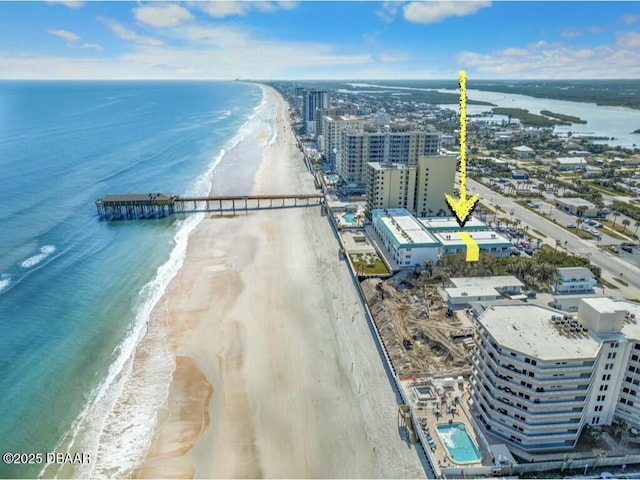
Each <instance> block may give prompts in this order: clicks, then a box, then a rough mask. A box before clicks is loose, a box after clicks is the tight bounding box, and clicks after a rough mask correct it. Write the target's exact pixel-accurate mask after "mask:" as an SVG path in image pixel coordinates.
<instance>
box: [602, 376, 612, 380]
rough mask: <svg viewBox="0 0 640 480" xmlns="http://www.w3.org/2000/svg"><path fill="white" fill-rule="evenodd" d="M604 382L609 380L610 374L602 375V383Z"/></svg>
mask: <svg viewBox="0 0 640 480" xmlns="http://www.w3.org/2000/svg"><path fill="white" fill-rule="evenodd" d="M605 380H611V374H608V375H602V381H605Z"/></svg>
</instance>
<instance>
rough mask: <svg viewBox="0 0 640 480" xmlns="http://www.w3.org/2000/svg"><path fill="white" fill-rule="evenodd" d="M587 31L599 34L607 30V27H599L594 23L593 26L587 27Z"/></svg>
mask: <svg viewBox="0 0 640 480" xmlns="http://www.w3.org/2000/svg"><path fill="white" fill-rule="evenodd" d="M587 31H588V32H589V33H591V34H592V35H599V34H601V33H604V32H606V29H605V28H603V27H598V26H596V25H592V26H591V27H588V28H587Z"/></svg>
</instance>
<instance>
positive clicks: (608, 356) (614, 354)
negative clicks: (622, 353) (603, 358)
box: [607, 352, 616, 358]
mask: <svg viewBox="0 0 640 480" xmlns="http://www.w3.org/2000/svg"><path fill="white" fill-rule="evenodd" d="M607 358H616V352H609V353H608V354H607Z"/></svg>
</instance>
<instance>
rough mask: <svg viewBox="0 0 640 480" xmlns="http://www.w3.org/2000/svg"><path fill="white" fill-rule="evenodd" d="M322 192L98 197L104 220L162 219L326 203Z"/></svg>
mask: <svg viewBox="0 0 640 480" xmlns="http://www.w3.org/2000/svg"><path fill="white" fill-rule="evenodd" d="M324 202H325V198H324V195H323V194H321V193H299V194H298V193H294V194H275V195H225V196H212V197H179V196H176V195H172V194H170V193H134V194H121V195H106V196H104V197H102V198H99V199H98V200H96V208H97V210H98V217H99V218H100V219H101V220H134V219H144V218H162V217H167V216H170V215H174V214H179V213H195V212H213V213H221V214H222V213H225V212H232V213H236V212H237V211H248V210H258V209H269V208H286V207H308V206H313V205H323V204H324Z"/></svg>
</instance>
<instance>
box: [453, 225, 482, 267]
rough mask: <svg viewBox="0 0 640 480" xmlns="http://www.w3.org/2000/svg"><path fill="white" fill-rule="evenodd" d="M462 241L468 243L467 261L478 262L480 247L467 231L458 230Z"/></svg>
mask: <svg viewBox="0 0 640 480" xmlns="http://www.w3.org/2000/svg"><path fill="white" fill-rule="evenodd" d="M458 235H459V236H460V238H461V239H462V241H463V242H464V243H465V244H466V245H467V262H477V261H478V259H479V258H480V247H478V244H477V243H476V241H475V240H474V239H473V238H471V235H469V234H468V233H467V232H458Z"/></svg>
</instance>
